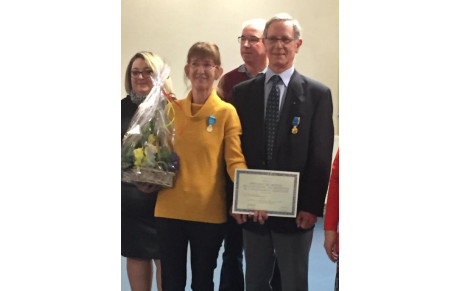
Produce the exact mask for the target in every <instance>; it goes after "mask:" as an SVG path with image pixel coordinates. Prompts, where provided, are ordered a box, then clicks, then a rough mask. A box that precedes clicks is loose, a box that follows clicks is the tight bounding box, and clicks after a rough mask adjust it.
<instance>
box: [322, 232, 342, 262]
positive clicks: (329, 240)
mask: <svg viewBox="0 0 460 291" xmlns="http://www.w3.org/2000/svg"><path fill="white" fill-rule="evenodd" d="M324 248H325V249H326V253H327V256H328V257H329V259H331V261H333V262H337V259H338V257H339V254H338V253H337V231H335V230H325V231H324Z"/></svg>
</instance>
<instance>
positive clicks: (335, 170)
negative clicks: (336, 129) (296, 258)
mask: <svg viewBox="0 0 460 291" xmlns="http://www.w3.org/2000/svg"><path fill="white" fill-rule="evenodd" d="M324 248H325V249H326V253H327V255H328V256H329V259H331V261H333V262H337V273H336V275H335V288H334V290H335V291H338V290H339V150H338V149H337V154H336V155H335V159H334V163H333V165H332V171H331V179H330V181H329V194H328V196H327V204H326V215H325V217H324Z"/></svg>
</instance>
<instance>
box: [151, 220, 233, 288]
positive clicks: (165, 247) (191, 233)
mask: <svg viewBox="0 0 460 291" xmlns="http://www.w3.org/2000/svg"><path fill="white" fill-rule="evenodd" d="M156 226H157V230H158V238H159V242H160V250H161V251H160V260H161V280H162V287H163V291H184V289H185V284H186V281H187V248H188V245H189V244H190V260H191V267H192V286H191V287H192V290H196V291H213V290H214V282H213V276H214V269H215V268H216V266H217V257H218V255H219V249H220V247H221V245H222V240H223V238H224V235H225V224H214V223H203V222H194V221H185V220H178V219H168V218H158V217H157V218H156Z"/></svg>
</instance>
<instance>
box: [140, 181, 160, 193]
mask: <svg viewBox="0 0 460 291" xmlns="http://www.w3.org/2000/svg"><path fill="white" fill-rule="evenodd" d="M134 185H136V187H137V189H139V191H142V192H144V193H153V192H156V191H158V190H160V188H161V187H160V186H158V185H155V184H150V183H144V182H138V183H135V184H134Z"/></svg>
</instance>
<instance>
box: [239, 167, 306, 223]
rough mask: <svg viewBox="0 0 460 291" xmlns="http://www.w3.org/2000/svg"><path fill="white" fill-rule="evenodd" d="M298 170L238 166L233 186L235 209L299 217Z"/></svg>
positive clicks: (244, 211) (240, 212) (241, 211)
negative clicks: (268, 169)
mask: <svg viewBox="0 0 460 291" xmlns="http://www.w3.org/2000/svg"><path fill="white" fill-rule="evenodd" d="M298 189H299V173H297V172H282V171H267V170H249V169H237V170H236V171H235V187H234V190H233V208H232V211H233V213H238V214H253V213H254V211H256V210H265V211H266V212H267V214H268V215H269V216H281V217H296V210H297V196H298Z"/></svg>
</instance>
